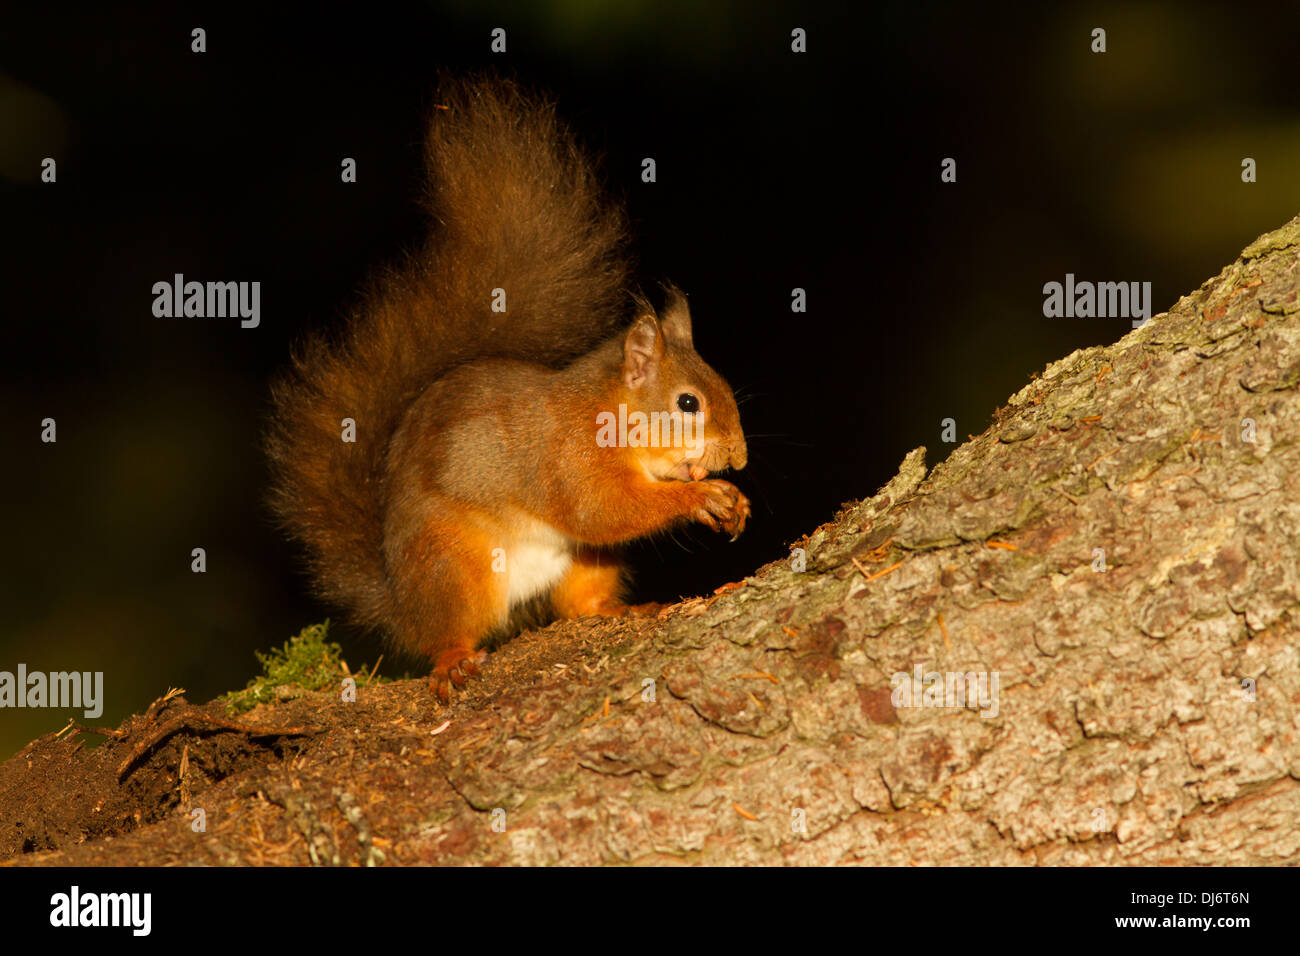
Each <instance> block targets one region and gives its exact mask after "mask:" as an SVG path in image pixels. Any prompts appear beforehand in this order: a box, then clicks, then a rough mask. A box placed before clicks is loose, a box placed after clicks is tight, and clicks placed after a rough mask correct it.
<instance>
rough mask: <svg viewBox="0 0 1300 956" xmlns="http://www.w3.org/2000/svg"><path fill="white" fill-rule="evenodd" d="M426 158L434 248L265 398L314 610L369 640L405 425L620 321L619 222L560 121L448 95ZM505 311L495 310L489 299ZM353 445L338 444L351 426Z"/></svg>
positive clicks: (534, 106) (481, 90) (505, 96)
mask: <svg viewBox="0 0 1300 956" xmlns="http://www.w3.org/2000/svg"><path fill="white" fill-rule="evenodd" d="M437 103H438V107H437V108H436V109H435V111H434V115H433V117H432V120H431V123H430V130H429V135H428V140H427V143H426V155H427V171H428V187H427V193H426V198H425V202H426V205H427V208H428V210H429V212H430V214H431V215H432V217H433V223H432V234H431V236H430V239H429V241H428V242H427V243H426V245H425V247H424V248H423V249H422V250H421V252H420V253H419V254H417V255H412V256H410V257H408V259H407V261H406V262H405V263H404V264H403V266H402V267H401V268H400V269H397V270H393V271H390V272H389V273H386V274H385V275H383V276H382V277H381V278H380V279H379V280H378V281H377V282H376V283H375V286H374V288H373V289H372V290H371V292H370V293H369V294H368V295H367V296H366V299H365V301H364V302H363V303H362V306H361V308H360V309H359V311H358V314H357V315H356V316H355V318H354V319H353V321H352V322H351V323H350V324H349V325H348V327H347V329H346V331H345V332H344V333H343V335H342V336H341V337H339V338H338V339H333V340H332V339H328V338H325V337H320V336H316V337H313V338H311V339H310V340H308V341H307V342H306V343H304V344H303V346H302V347H301V348H300V349H299V350H298V352H297V354H296V355H295V357H294V360H293V363H292V367H291V369H290V370H289V372H288V373H287V374H286V375H285V376H284V377H283V378H282V379H281V380H279V381H278V382H276V383H275V384H274V385H273V387H272V403H273V406H274V414H273V418H272V423H271V427H270V431H269V433H268V437H267V447H268V452H269V455H270V460H271V466H272V472H273V486H272V498H271V503H272V507H273V508H274V510H275V512H276V514H277V515H278V516H279V518H280V519H281V521H282V522H283V523H284V525H285V526H286V527H287V528H288V530H289V531H290V532H291V533H292V534H293V535H294V536H295V537H296V538H298V539H299V540H301V541H302V542H303V543H304V544H305V545H306V548H307V552H308V558H309V561H310V565H311V570H312V572H313V575H314V577H315V580H316V582H317V585H318V589H319V591H320V593H321V595H322V596H323V597H324V598H326V599H327V600H328V601H330V602H331V603H334V604H337V605H339V606H341V607H343V608H346V609H347V610H349V611H350V612H351V613H352V615H353V617H354V619H355V620H356V621H357V622H358V623H360V624H363V625H365V626H370V627H380V626H382V625H383V624H384V622H385V620H386V618H387V616H388V612H387V607H388V590H387V586H386V584H385V580H386V575H385V570H384V558H383V550H382V546H383V526H382V520H383V499H382V494H383V491H382V489H383V467H384V457H385V453H386V451H387V447H388V443H389V439H390V438H391V437H392V434H393V432H394V430H395V429H396V427H397V425H398V423H399V421H400V419H401V415H402V413H403V411H404V410H405V409H406V407H407V406H408V405H409V404H410V402H411V401H413V400H414V399H415V398H416V397H417V396H418V395H419V394H420V392H421V391H423V389H424V388H425V387H426V386H428V385H429V383H431V382H432V381H434V380H435V379H437V378H438V377H439V376H441V375H442V374H444V373H445V372H447V371H449V370H450V369H451V368H452V367H454V366H456V365H458V364H461V363H463V362H465V361H468V360H471V359H476V358H484V357H489V356H492V357H496V356H499V357H506V358H525V359H528V360H531V361H534V362H543V363H549V364H556V363H559V362H561V361H564V360H566V359H568V358H571V357H573V356H574V355H576V354H578V353H580V352H582V351H585V350H587V349H589V348H590V347H592V346H593V345H594V344H595V343H596V342H598V341H599V340H600V339H602V338H603V337H604V336H606V335H608V334H609V333H610V332H611V330H612V326H613V325H614V323H615V322H616V321H617V318H618V315H619V311H620V307H621V304H622V301H621V300H622V297H623V295H624V290H625V286H626V277H627V269H626V263H625V261H624V259H623V257H622V247H623V239H624V233H625V227H624V219H623V215H622V211H621V208H620V207H618V206H605V205H602V203H601V197H600V190H599V188H598V184H597V182H596V178H595V174H594V170H593V168H592V165H591V164H590V162H589V161H588V160H587V159H586V158H585V157H584V156H583V154H582V153H581V152H580V151H579V150H578V148H577V146H576V144H575V143H574V141H573V140H572V138H571V137H570V136H569V134H568V133H567V132H566V131H565V130H564V129H563V128H562V127H561V126H560V125H559V124H558V122H557V120H556V118H555V114H554V111H553V108H552V107H551V106H550V105H549V104H546V103H543V102H539V101H537V100H534V99H531V98H529V97H528V96H526V95H525V94H523V93H522V92H521V91H520V90H519V88H518V87H517V86H516V85H515V84H513V83H511V82H509V81H505V80H499V79H489V80H474V81H459V82H444V83H443V84H442V87H441V88H440V90H439V95H438V98H437ZM497 289H501V290H504V294H505V303H504V304H505V311H503V312H494V311H493V309H492V305H493V301H494V290H497ZM347 418H350V419H352V420H353V421H355V423H356V426H355V428H356V441H355V442H354V443H349V442H345V441H343V440H342V435H343V428H344V426H343V420H344V419H347Z"/></svg>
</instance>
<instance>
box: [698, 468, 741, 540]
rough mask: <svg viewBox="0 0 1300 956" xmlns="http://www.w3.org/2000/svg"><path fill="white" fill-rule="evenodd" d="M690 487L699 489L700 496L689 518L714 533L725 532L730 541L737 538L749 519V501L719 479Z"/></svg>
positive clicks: (737, 490)
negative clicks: (706, 526)
mask: <svg viewBox="0 0 1300 956" xmlns="http://www.w3.org/2000/svg"><path fill="white" fill-rule="evenodd" d="M690 487H692V488H696V489H699V494H700V495H701V496H702V499H701V501H700V503H699V505H697V506H696V508H695V510H694V511H693V512H692V513H691V517H692V518H694V519H695V520H696V521H698V522H700V524H704V525H708V526H709V527H710V528H712V529H713V530H714V531H725V532H727V533H728V534H729V535H731V540H732V541H735V540H736V539H737V538H739V537H740V533H741V532H742V531H744V530H745V522H746V521H747V520H748V519H749V499H748V498H746V497H745V496H744V495H742V494H741V493H740V489H739V488H737V487H736V486H735V485H733V484H732V483H731V482H729V481H723V480H722V479H720V478H710V479H709V480H708V481H697V482H694V483H693V484H692V485H691V486H690Z"/></svg>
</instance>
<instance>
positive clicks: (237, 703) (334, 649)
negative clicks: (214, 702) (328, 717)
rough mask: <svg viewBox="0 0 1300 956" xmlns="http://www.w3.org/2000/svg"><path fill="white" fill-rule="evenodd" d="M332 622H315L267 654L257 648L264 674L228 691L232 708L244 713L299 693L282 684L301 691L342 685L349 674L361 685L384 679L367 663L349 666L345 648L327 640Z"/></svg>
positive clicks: (234, 711)
mask: <svg viewBox="0 0 1300 956" xmlns="http://www.w3.org/2000/svg"><path fill="white" fill-rule="evenodd" d="M329 626H330V622H329V621H328V620H326V621H323V622H322V623H320V624H313V625H311V626H310V627H304V628H303V629H302V630H301V631H299V632H298V634H297V636H296V637H291V638H289V640H287V641H285V642H284V646H283V647H273V648H271V650H270V651H269V652H268V653H265V654H263V653H262V652H261V651H254V652H253V653H254V654H256V655H257V660H258V663H259V664H261V665H262V675H261V676H260V677H255V678H253V679H252V680H250V681H249V682H248V686H247V687H246V688H244V689H243V690H236V691H231V692H230V693H229V694H227V695H226V697H225V700H226V706H227V707H228V708H229V710H230V711H231V712H232V713H236V714H237V713H242V712H243V711H246V710H251V709H252V708H254V707H256V706H257V705H258V704H263V703H267V702H270V701H275V700H279V699H282V698H283V697H284V696H286V693H287V694H288V696H297V695H296V694H294V693H293V691H292V690H288V691H281V690H280V688H298V689H299V692H301V691H303V690H308V691H312V690H325V689H326V688H336V687H339V686H340V684H341V682H342V681H343V679H344V678H346V677H352V678H353V679H354V680H356V682H357V687H366V686H368V685H370V684H378V683H382V682H383V681H384V678H382V677H379V676H377V675H376V676H375V677H371V676H370V673H369V671H368V670H367V669H366V668H364V667H363V668H361V670H360V671H356V672H353V671H351V670H349V669H348V667H347V665H346V663H345V662H344V660H343V648H341V647H340V646H339V645H338V644H336V643H334V642H333V641H329V640H326V638H327V637H328V635H329Z"/></svg>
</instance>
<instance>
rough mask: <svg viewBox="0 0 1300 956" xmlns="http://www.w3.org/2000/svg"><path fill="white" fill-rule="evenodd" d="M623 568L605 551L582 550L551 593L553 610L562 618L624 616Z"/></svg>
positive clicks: (625, 607) (575, 556)
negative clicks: (599, 615) (597, 615)
mask: <svg viewBox="0 0 1300 956" xmlns="http://www.w3.org/2000/svg"><path fill="white" fill-rule="evenodd" d="M623 590H624V587H623V565H622V563H621V562H619V561H618V560H617V558H615V556H614V555H612V554H611V553H610V552H608V551H605V550H589V549H585V548H584V549H581V550H579V551H578V552H577V553H576V554H575V555H574V556H573V564H572V565H570V566H569V570H568V571H567V572H566V573H565V575H564V577H563V578H562V579H561V580H560V582H559V584H557V585H556V586H555V590H553V591H552V592H551V607H552V608H553V609H554V611H555V613H556V616H558V617H563V618H573V617H586V616H587V615H589V614H601V615H610V614H623V613H625V612H626V610H627V605H626V604H624V603H623Z"/></svg>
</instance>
